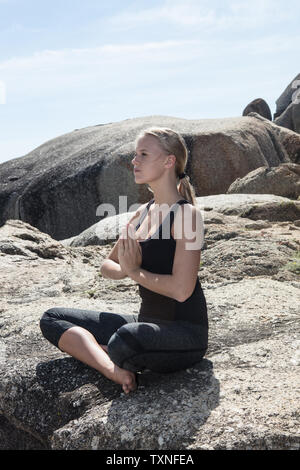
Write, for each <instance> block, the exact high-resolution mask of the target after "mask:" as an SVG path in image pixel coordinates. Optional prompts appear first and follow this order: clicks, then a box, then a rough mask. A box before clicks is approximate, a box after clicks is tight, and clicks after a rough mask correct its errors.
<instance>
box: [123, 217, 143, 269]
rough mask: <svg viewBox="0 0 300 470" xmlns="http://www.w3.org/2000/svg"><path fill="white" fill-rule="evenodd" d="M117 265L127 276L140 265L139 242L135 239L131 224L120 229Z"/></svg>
mask: <svg viewBox="0 0 300 470" xmlns="http://www.w3.org/2000/svg"><path fill="white" fill-rule="evenodd" d="M119 240H120V243H119V250H118V257H119V264H120V266H121V268H122V271H124V272H126V273H127V275H128V276H130V274H131V273H132V272H134V271H135V270H136V269H138V268H139V267H140V266H141V264H142V253H141V247H140V244H139V242H138V241H137V240H136V238H135V233H134V228H133V225H132V224H129V223H128V224H126V227H124V228H123V229H122V232H121V235H120V237H119Z"/></svg>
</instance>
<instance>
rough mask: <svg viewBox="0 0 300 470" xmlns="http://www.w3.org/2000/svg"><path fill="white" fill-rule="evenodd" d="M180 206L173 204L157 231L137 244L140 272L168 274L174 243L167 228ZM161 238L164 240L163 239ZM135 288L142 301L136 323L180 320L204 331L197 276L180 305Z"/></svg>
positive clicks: (203, 308)
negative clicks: (187, 296)
mask: <svg viewBox="0 0 300 470" xmlns="http://www.w3.org/2000/svg"><path fill="white" fill-rule="evenodd" d="M153 202H154V199H151V200H150V201H149V203H148V204H147V207H146V208H145V210H144V212H143V214H142V216H141V218H140V221H139V223H138V225H137V226H136V228H135V230H137V229H138V228H139V226H140V225H141V223H142V221H143V220H144V218H145V217H146V215H147V213H148V210H149V207H150V205H151V204H153ZM181 204H189V202H188V201H187V200H185V199H181V200H180V201H177V203H175V204H173V206H172V207H171V209H170V211H169V213H168V215H167V216H166V217H165V219H164V220H163V222H162V224H161V225H160V226H159V228H158V229H157V231H156V232H155V233H154V234H153V235H152V236H151V237H149V238H147V239H146V240H140V241H139V243H140V246H141V250H142V264H141V268H142V269H145V270H146V271H150V272H152V273H158V274H172V269H173V261H174V255H175V249H176V240H175V239H174V238H173V237H172V234H171V227H172V224H173V221H174V216H175V214H176V211H177V209H178V208H179V205H181ZM166 230H169V231H166ZM162 234H163V235H164V236H163V237H162ZM165 234H168V236H167V237H166V235H165ZM138 286H139V294H140V296H141V299H142V302H141V306H140V311H139V316H138V320H139V321H148V322H149V321H151V322H155V320H157V321H158V322H159V321H160V320H168V321H176V320H183V321H188V322H191V323H197V324H202V325H203V326H205V327H208V321H207V307H206V300H205V296H204V293H203V290H202V287H201V283H200V280H199V277H198V276H197V279H196V283H195V288H194V290H193V293H192V294H191V296H190V297H189V298H188V299H187V300H185V301H184V302H178V301H177V300H175V299H173V298H171V297H168V296H165V295H161V294H158V293H156V292H154V291H151V290H149V289H146V287H144V286H142V285H140V284H138Z"/></svg>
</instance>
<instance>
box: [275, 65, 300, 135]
mask: <svg viewBox="0 0 300 470" xmlns="http://www.w3.org/2000/svg"><path fill="white" fill-rule="evenodd" d="M299 90H300V73H299V74H298V75H297V76H296V77H295V78H294V79H293V80H292V81H291V82H290V83H289V85H288V86H287V87H286V89H285V90H284V92H283V93H282V94H281V95H280V97H279V98H278V99H277V100H276V113H275V114H274V122H275V123H276V124H277V125H278V126H283V127H286V128H288V129H291V130H292V131H295V132H298V133H300V91H299Z"/></svg>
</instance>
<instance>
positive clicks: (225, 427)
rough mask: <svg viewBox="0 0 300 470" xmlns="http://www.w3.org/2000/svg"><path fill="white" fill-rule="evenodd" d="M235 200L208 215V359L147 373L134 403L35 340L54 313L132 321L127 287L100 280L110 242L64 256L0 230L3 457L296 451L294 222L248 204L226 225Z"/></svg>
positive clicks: (14, 230)
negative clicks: (11, 453)
mask: <svg viewBox="0 0 300 470" xmlns="http://www.w3.org/2000/svg"><path fill="white" fill-rule="evenodd" d="M238 196H239V195H238V194H231V195H229V194H228V195H226V194H220V195H218V196H208V197H207V198H208V200H206V201H205V204H203V211H204V215H205V220H204V221H205V245H204V247H203V249H202V253H201V266H200V270H199V277H200V280H201V284H202V287H203V290H204V293H205V296H206V299H207V305H208V314H209V326H210V329H209V349H208V351H207V354H206V356H205V358H204V359H203V360H202V361H201V362H199V363H198V364H196V365H195V366H193V367H192V368H190V369H187V370H183V371H179V372H176V373H171V374H156V373H152V372H150V371H146V372H144V373H142V374H141V378H140V382H141V385H140V387H139V388H138V390H137V391H136V392H133V393H131V394H129V395H124V393H121V392H122V389H121V386H119V385H117V384H115V383H113V382H111V381H109V380H108V379H106V378H105V377H104V376H102V375H101V374H100V373H98V372H96V371H95V370H93V369H91V368H89V367H87V366H85V365H84V364H82V363H81V362H79V361H77V360H75V359H73V358H71V357H69V356H68V355H67V354H64V353H63V352H61V351H59V350H58V349H57V348H55V347H54V346H52V345H51V344H50V343H48V342H47V341H46V340H45V339H44V338H43V337H42V335H41V332H40V329H39V319H40V317H41V315H42V313H43V312H44V311H45V310H47V309H49V308H51V307H54V306H61V307H74V308H86V309H91V310H99V311H100V310H105V311H111V312H116V313H118V312H123V313H126V312H128V313H129V312H130V313H136V314H137V313H138V310H139V305H140V299H139V297H138V288H137V285H136V283H135V282H133V281H132V280H131V279H130V278H125V279H123V280H119V281H113V280H111V279H106V278H103V277H102V276H101V275H99V272H100V266H101V264H102V262H103V260H104V259H105V258H106V256H107V255H108V253H109V251H110V250H111V248H112V243H108V244H106V245H103V246H86V247H80V246H79V247H71V246H63V245H62V244H61V243H60V242H58V241H56V240H54V239H53V238H51V237H50V236H49V235H48V234H46V233H43V232H41V231H39V230H38V229H37V228H36V227H33V226H31V225H30V224H28V223H25V222H23V221H20V220H8V221H7V222H6V223H5V224H4V225H3V226H2V227H1V228H0V269H1V281H2V282H1V284H0V296H1V306H0V448H2V449H14V450H15V449H55V450H66V449H70V450H72V449H79V450H83V449H87V450H89V449H113V450H118V449H130V450H133V449H151V450H156V449H157V450H164V449H177V450H178V449H182V450H194V449H214V450H218V449H252V450H253V449H280V450H282V449H299V448H300V434H299V421H298V415H299V399H300V396H299V390H300V382H299V377H300V376H299V367H300V355H299V350H300V348H299V346H300V337H299V300H300V299H299V287H300V284H299V273H300V265H299V260H300V258H299V253H300V218H299V219H298V220H295V221H293V222H292V221H289V220H285V221H276V222H274V221H272V220H270V219H272V217H265V214H266V211H265V212H262V213H261V216H262V217H261V219H259V220H253V219H252V218H251V219H250V218H247V217H246V216H245V208H246V203H245V200H244V201H242V202H241V207H240V208H238V207H237V205H235V206H234V207H235V210H234V213H231V214H227V213H226V205H227V209H230V207H229V202H228V201H229V200H230V198H232V200H233V199H234V198H237V197H238ZM241 196H245V195H241ZM253 196H254V195H249V197H250V198H251V197H253ZM255 196H256V197H258V196H264V195H255ZM265 197H268V195H266V196H265ZM269 197H271V196H269ZM274 197H275V196H274ZM209 198H210V199H209ZM226 198H228V200H227V202H226ZM273 204H275V200H273ZM277 204H278V202H277ZM234 207H231V209H234Z"/></svg>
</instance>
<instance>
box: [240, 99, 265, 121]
mask: <svg viewBox="0 0 300 470" xmlns="http://www.w3.org/2000/svg"><path fill="white" fill-rule="evenodd" d="M250 113H257V114H260V116H262V117H264V118H265V119H269V121H272V114H271V110H270V107H269V105H268V103H267V102H266V101H265V100H263V99H262V98H256V99H255V100H253V101H251V103H249V104H248V105H247V106H246V108H245V109H244V111H243V114H242V115H243V116H248V114H250Z"/></svg>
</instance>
